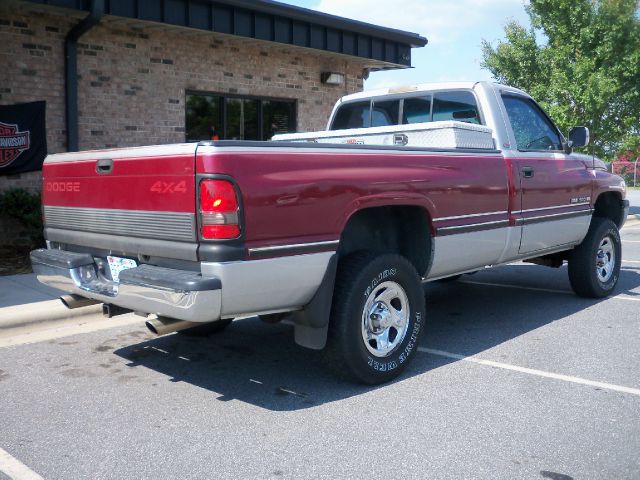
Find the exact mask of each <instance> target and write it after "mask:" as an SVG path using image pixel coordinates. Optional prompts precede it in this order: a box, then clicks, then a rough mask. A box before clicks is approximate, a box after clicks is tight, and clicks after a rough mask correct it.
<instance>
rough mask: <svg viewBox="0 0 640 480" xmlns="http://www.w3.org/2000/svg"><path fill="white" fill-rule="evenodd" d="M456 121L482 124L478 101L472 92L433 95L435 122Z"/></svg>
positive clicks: (462, 91)
mask: <svg viewBox="0 0 640 480" xmlns="http://www.w3.org/2000/svg"><path fill="white" fill-rule="evenodd" d="M447 120H456V121H458V122H466V123H478V124H479V123H480V114H479V112H478V105H477V104H476V99H475V97H474V96H473V94H472V93H471V92H467V91H464V90H461V91H455V92H436V93H435V94H434V95H433V119H432V121H433V122H441V121H447Z"/></svg>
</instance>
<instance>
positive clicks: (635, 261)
mask: <svg viewBox="0 0 640 480" xmlns="http://www.w3.org/2000/svg"><path fill="white" fill-rule="evenodd" d="M622 262H623V263H640V260H622Z"/></svg>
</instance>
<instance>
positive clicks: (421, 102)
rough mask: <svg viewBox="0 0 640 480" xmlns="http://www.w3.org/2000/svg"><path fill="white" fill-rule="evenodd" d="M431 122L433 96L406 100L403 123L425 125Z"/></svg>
mask: <svg viewBox="0 0 640 480" xmlns="http://www.w3.org/2000/svg"><path fill="white" fill-rule="evenodd" d="M430 121H431V96H428V97H410V98H405V99H404V108H403V109H402V123H403V124H404V125H406V124H408V123H423V122H430Z"/></svg>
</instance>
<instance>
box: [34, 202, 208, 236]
mask: <svg viewBox="0 0 640 480" xmlns="http://www.w3.org/2000/svg"><path fill="white" fill-rule="evenodd" d="M44 217H45V226H46V227H47V228H59V229H62V230H76V231H83V232H92V233H106V234H109V235H121V236H130V237H142V238H153V239H158V240H177V241H183V242H195V241H196V219H195V215H194V214H192V213H179V212H155V211H154V212H151V211H145V210H116V209H107V208H78V207H52V206H45V207H44Z"/></svg>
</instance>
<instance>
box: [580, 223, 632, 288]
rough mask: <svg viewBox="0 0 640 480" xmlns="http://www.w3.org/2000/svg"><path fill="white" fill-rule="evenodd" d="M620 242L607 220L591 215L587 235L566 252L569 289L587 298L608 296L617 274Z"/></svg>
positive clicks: (618, 234) (616, 280) (620, 250)
mask: <svg viewBox="0 0 640 480" xmlns="http://www.w3.org/2000/svg"><path fill="white" fill-rule="evenodd" d="M621 261H622V245H621V241H620V232H619V231H618V227H617V226H616V224H615V223H613V222H612V221H611V220H608V219H606V218H601V217H594V218H593V220H592V222H591V226H590V227H589V232H588V233H587V236H586V237H585V239H584V240H583V241H582V243H581V244H580V245H578V246H577V247H576V248H575V249H573V250H572V251H571V253H570V254H569V281H570V283H571V288H573V291H574V292H575V293H576V294H577V295H579V296H581V297H587V298H602V297H606V296H608V295H609V294H610V293H611V292H612V291H613V289H614V288H615V286H616V284H617V283H618V278H619V277H620V263H621Z"/></svg>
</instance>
